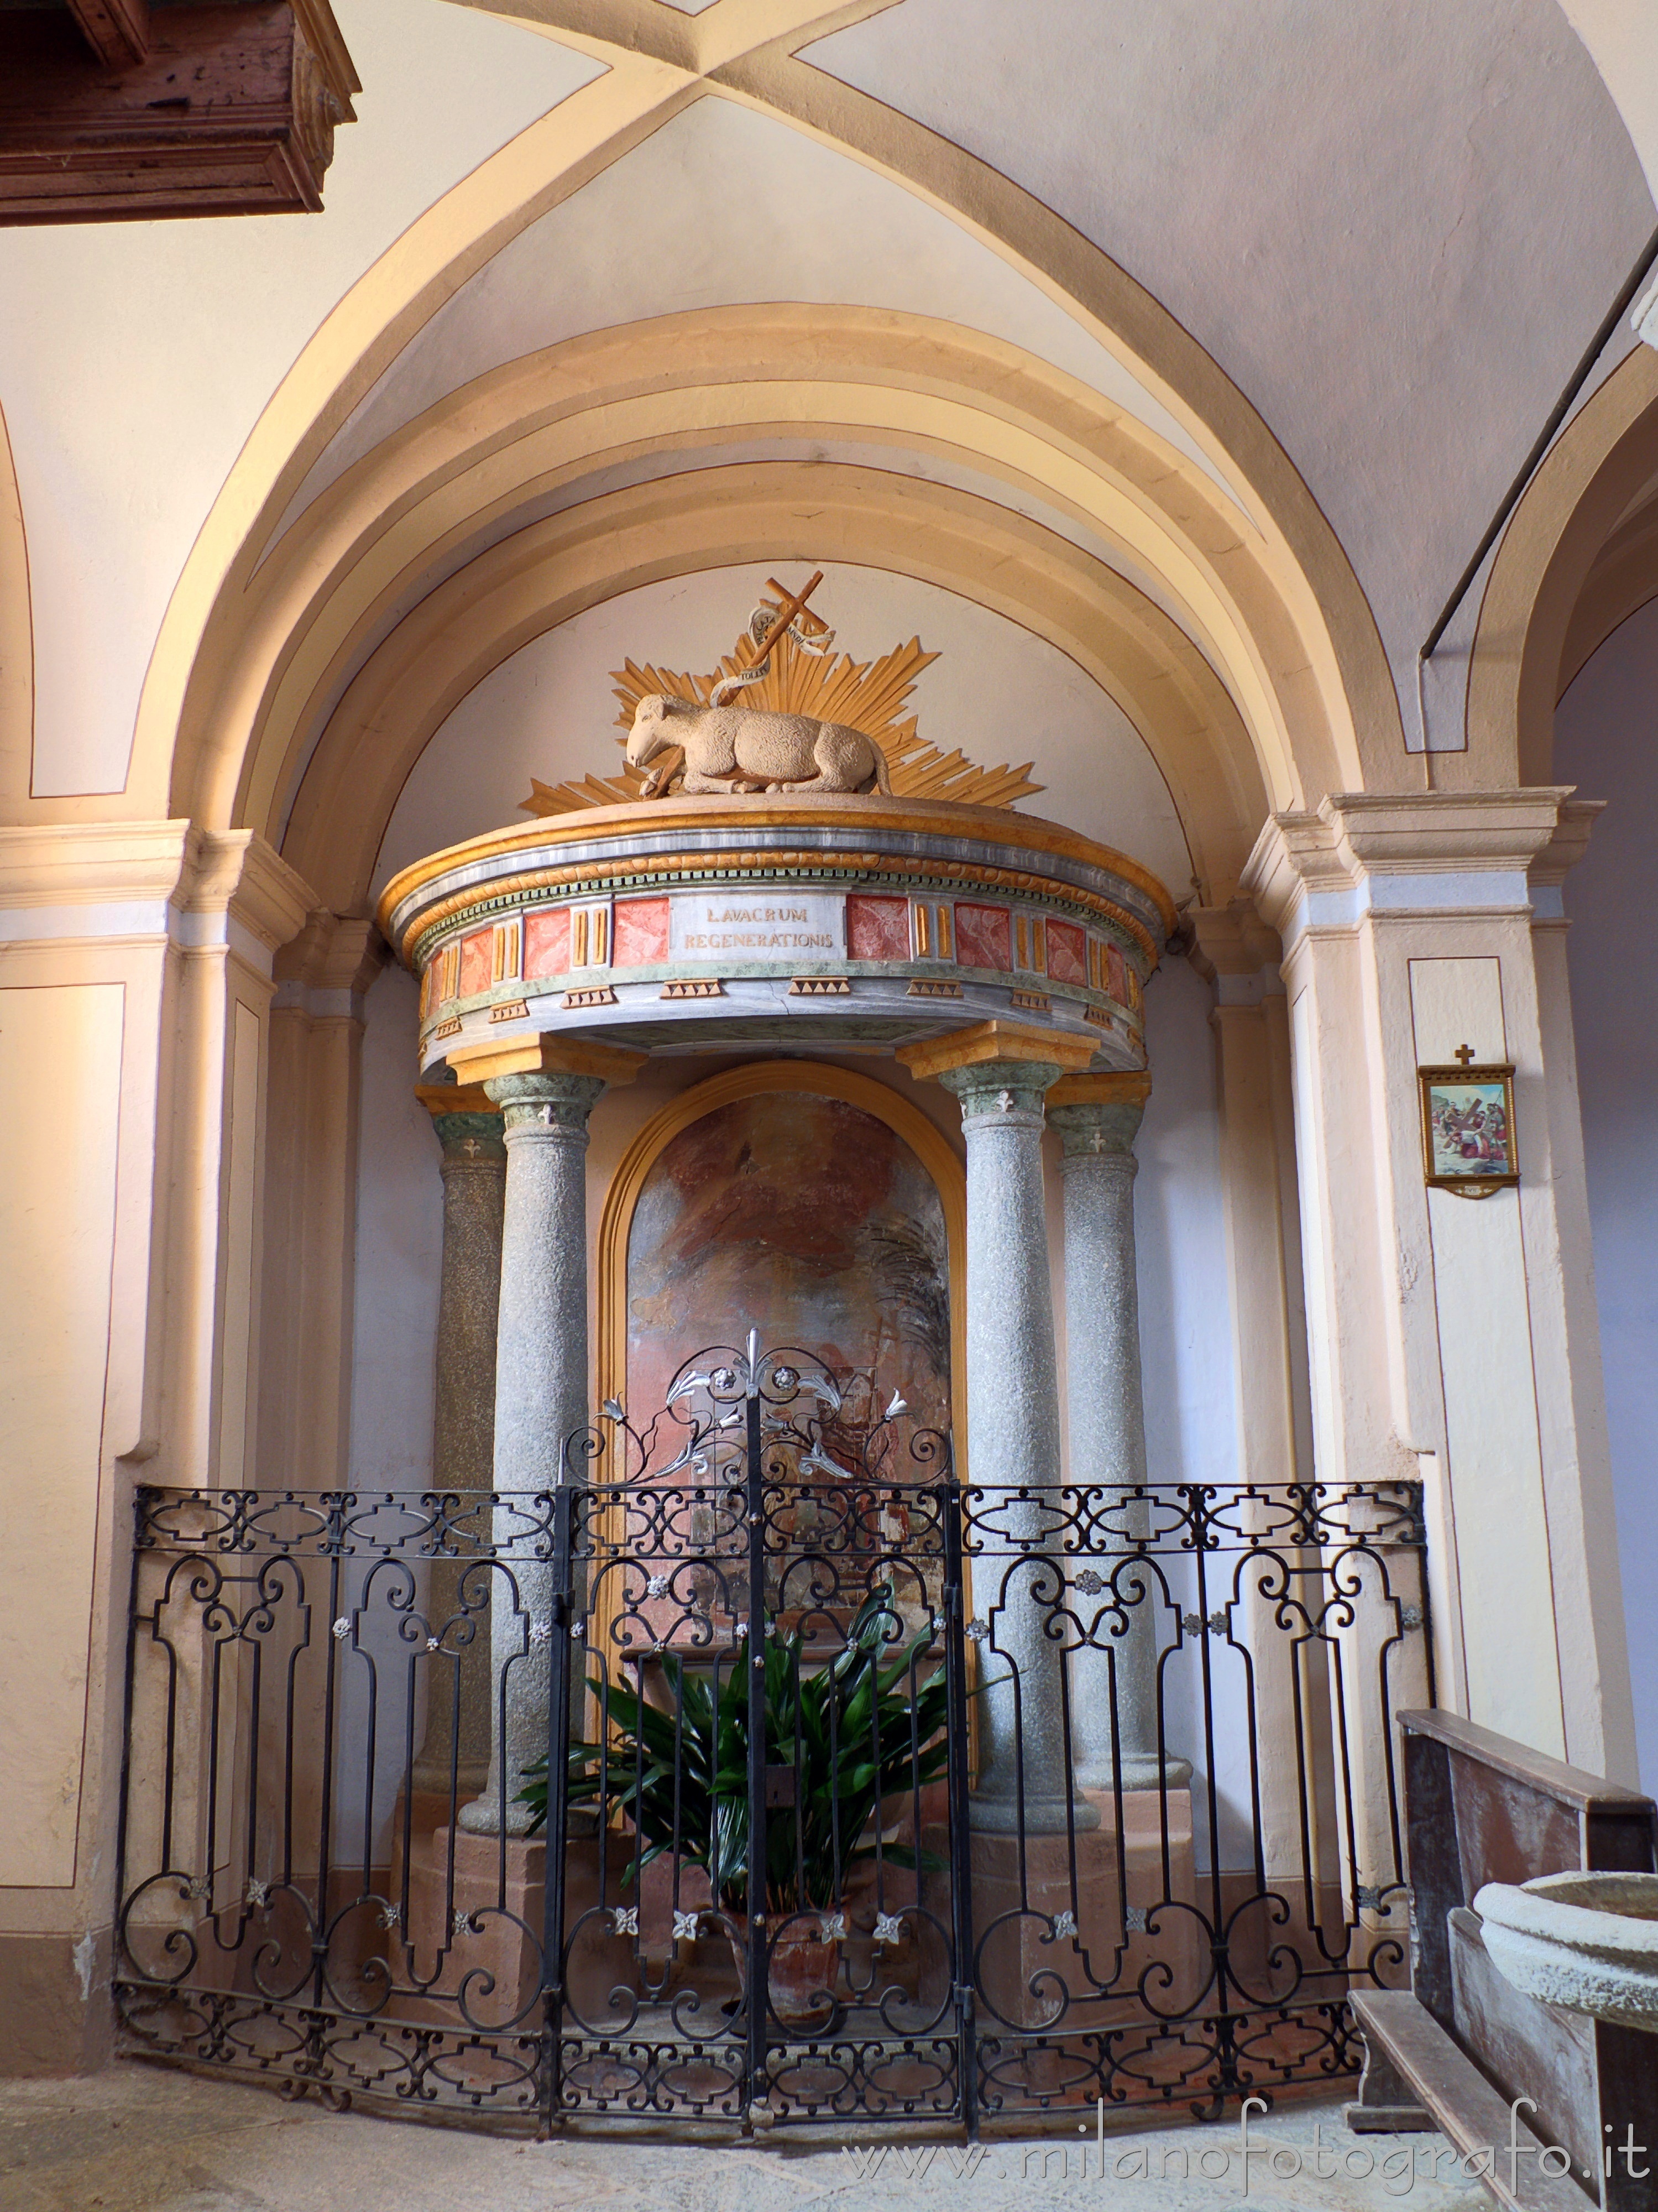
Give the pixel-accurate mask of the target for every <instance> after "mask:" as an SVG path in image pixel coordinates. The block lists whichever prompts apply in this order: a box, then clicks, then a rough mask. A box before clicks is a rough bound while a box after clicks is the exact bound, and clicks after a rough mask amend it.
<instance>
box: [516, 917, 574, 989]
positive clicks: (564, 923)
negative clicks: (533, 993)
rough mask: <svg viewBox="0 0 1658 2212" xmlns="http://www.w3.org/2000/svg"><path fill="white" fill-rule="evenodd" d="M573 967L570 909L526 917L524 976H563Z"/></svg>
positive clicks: (526, 978) (527, 977)
mask: <svg viewBox="0 0 1658 2212" xmlns="http://www.w3.org/2000/svg"><path fill="white" fill-rule="evenodd" d="M569 964H570V909H569V908H568V907H566V906H556V907H550V908H543V910H542V912H541V913H539V914H526V915H525V917H524V975H525V981H526V982H527V981H531V979H532V978H533V977H535V976H537V975H563V973H564V971H565V970H566V969H568V966H569Z"/></svg>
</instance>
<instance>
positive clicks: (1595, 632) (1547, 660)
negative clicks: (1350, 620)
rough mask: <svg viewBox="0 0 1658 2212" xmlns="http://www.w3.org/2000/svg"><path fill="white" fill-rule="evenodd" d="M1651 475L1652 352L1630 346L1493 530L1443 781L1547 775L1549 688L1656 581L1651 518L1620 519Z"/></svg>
mask: <svg viewBox="0 0 1658 2212" xmlns="http://www.w3.org/2000/svg"><path fill="white" fill-rule="evenodd" d="M1655 477H1658V353H1655V352H1654V351H1653V349H1652V348H1651V347H1649V346H1645V345H1638V346H1637V347H1636V348H1635V349H1634V351H1633V352H1632V353H1631V354H1630V355H1629V356H1627V358H1626V359H1625V360H1624V361H1623V362H1620V363H1619V366H1618V368H1616V369H1614V370H1613V372H1612V374H1611V375H1610V376H1609V377H1607V379H1606V381H1605V383H1604V384H1602V385H1601V386H1600V389H1599V390H1598V391H1597V392H1595V394H1594V398H1591V399H1590V400H1589V401H1588V403H1587V404H1586V405H1585V406H1583V407H1582V409H1581V410H1580V411H1579V412H1578V414H1577V415H1576V417H1575V418H1574V419H1573V421H1572V422H1570V425H1569V426H1568V427H1567V428H1566V429H1565V431H1564V433H1563V434H1562V435H1561V436H1560V438H1559V440H1558V441H1557V443H1556V444H1555V446H1554V447H1553V448H1552V450H1551V452H1550V453H1549V455H1548V458H1547V459H1546V460H1545V461H1544V463H1543V465H1542V466H1541V467H1540V469H1539V470H1538V471H1537V474H1536V475H1535V476H1534V477H1533V479H1532V481H1531V483H1530V484H1529V486H1528V487H1527V491H1526V495H1525V497H1524V498H1523V499H1522V500H1521V502H1520V504H1519V506H1518V507H1516V508H1515V512H1514V516H1513V519H1512V520H1511V521H1510V522H1509V526H1508V529H1507V531H1506V532H1504V533H1503V541H1502V544H1501V545H1500V546H1499V548H1498V550H1497V559H1496V561H1495V562H1493V564H1492V567H1491V576H1490V579H1489V580H1488V582H1487V584H1486V586H1485V597H1484V599H1483V600H1482V602H1481V605H1480V609H1479V625H1478V627H1477V629H1476V630H1475V633H1474V641H1473V652H1472V653H1471V655H1470V659H1469V666H1468V749H1467V752H1466V753H1463V754H1453V753H1447V754H1438V755H1436V756H1435V767H1436V770H1441V771H1448V772H1443V773H1441V774H1440V775H1438V778H1437V780H1438V781H1441V782H1442V783H1443V784H1445V785H1446V786H1447V787H1464V788H1474V789H1478V788H1480V787H1496V788H1499V789H1500V788H1503V787H1513V786H1514V785H1516V784H1547V783H1551V782H1552V781H1553V762H1554V709H1555V706H1556V704H1557V702H1558V699H1559V696H1560V694H1561V692H1562V690H1564V687H1565V685H1566V684H1567V683H1569V682H1570V678H1572V676H1574V675H1575V674H1576V672H1577V670H1578V669H1579V668H1581V667H1582V664H1583V661H1584V660H1585V659H1588V653H1590V652H1592V651H1593V650H1594V646H1596V645H1598V644H1599V643H1600V642H1601V641H1602V639H1604V638H1605V637H1606V635H1609V634H1610V631H1611V629H1612V628H1614V627H1616V623H1617V622H1619V621H1621V620H1622V619H1623V618H1624V617H1625V615H1627V614H1630V613H1632V612H1633V611H1634V609H1635V607H1636V606H1637V605H1640V604H1642V602H1643V599H1646V598H1649V597H1650V596H1651V595H1652V592H1651V590H1650V589H1649V588H1648V586H1649V584H1653V585H1658V562H1655V559H1654V555H1653V550H1652V546H1651V543H1650V517H1649V514H1647V513H1645V510H1644V509H1643V510H1641V511H1639V512H1637V513H1635V514H1633V515H1631V514H1630V513H1629V508H1630V501H1631V491H1632V490H1633V489H1635V488H1636V487H1637V486H1646V487H1648V489H1650V487H1651V485H1652V483H1653V482H1654V480H1655ZM1626 518H1627V520H1628V523H1629V525H1630V539H1629V542H1628V543H1627V544H1623V545H1622V546H1621V547H1620V543H1619V540H1620V525H1624V524H1625V520H1626ZM1620 551H1621V555H1622V558H1621V559H1620V557H1619V556H1620ZM1603 556H1606V557H1605V560H1604V562H1603ZM1598 564H1599V565H1598ZM1597 568H1598V574H1597ZM1592 579H1594V584H1593V585H1592V581H1591V580H1592Z"/></svg>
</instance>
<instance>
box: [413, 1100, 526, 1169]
mask: <svg viewBox="0 0 1658 2212" xmlns="http://www.w3.org/2000/svg"><path fill="white" fill-rule="evenodd" d="M415 1096H416V1098H418V1099H419V1101H420V1103H421V1104H422V1106H423V1107H424V1108H425V1109H426V1110H427V1112H428V1114H429V1115H431V1117H432V1127H433V1130H434V1133H435V1134H436V1137H437V1140H438V1142H439V1144H440V1145H441V1146H442V1147H443V1164H444V1167H445V1169H446V1170H447V1169H449V1168H450V1167H469V1166H481V1165H483V1164H487V1163H491V1162H493V1163H494V1164H496V1165H497V1166H498V1165H499V1164H500V1163H501V1161H503V1160H504V1159H505V1158H506V1157H507V1146H506V1143H505V1141H504V1139H503V1137H502V1133H501V1109H500V1107H499V1106H497V1105H496V1104H495V1101H494V1099H493V1098H491V1097H490V1096H489V1092H488V1091H486V1090H485V1089H484V1088H483V1085H482V1084H481V1083H417V1084H416V1085H415Z"/></svg>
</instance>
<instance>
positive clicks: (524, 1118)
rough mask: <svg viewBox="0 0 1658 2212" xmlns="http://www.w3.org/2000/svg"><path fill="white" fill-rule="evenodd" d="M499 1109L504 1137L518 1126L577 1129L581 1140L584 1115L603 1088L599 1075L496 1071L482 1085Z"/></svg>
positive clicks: (585, 1121) (509, 1134)
mask: <svg viewBox="0 0 1658 2212" xmlns="http://www.w3.org/2000/svg"><path fill="white" fill-rule="evenodd" d="M484 1088H485V1090H486V1091H488V1093H489V1097H490V1098H491V1099H493V1101H494V1102H495V1104H496V1105H497V1106H498V1107H499V1108H500V1109H501V1121H502V1123H503V1125H504V1130H505V1135H504V1136H503V1139H502V1141H503V1142H505V1140H506V1138H508V1137H512V1136H513V1135H514V1134H516V1133H517V1132H518V1131H519V1130H521V1129H569V1130H576V1131H579V1132H580V1134H581V1137H582V1139H583V1141H584V1142H585V1141H586V1134H587V1116H588V1115H590V1114H591V1113H592V1110H593V1108H594V1107H595V1106H596V1105H597V1104H598V1101H599V1097H600V1095H601V1093H602V1092H603V1091H604V1077H603V1076H602V1075H569V1074H565V1073H562V1072H557V1073H549V1074H545V1075H531V1074H524V1075H496V1076H492V1077H491V1078H490V1079H489V1082H488V1083H487V1084H486V1085H484Z"/></svg>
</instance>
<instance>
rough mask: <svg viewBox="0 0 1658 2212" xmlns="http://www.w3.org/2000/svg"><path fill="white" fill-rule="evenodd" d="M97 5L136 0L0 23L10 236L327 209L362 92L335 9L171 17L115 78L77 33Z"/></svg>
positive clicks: (289, 5) (2, 214)
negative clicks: (28, 230)
mask: <svg viewBox="0 0 1658 2212" xmlns="http://www.w3.org/2000/svg"><path fill="white" fill-rule="evenodd" d="M94 6H99V7H101V8H102V9H103V11H104V12H105V14H106V15H109V14H111V13H112V12H114V11H115V10H116V9H119V10H120V12H122V13H124V14H126V13H131V8H132V0H76V9H75V13H74V14H73V15H71V14H70V13H69V12H68V11H67V10H66V9H57V8H21V9H0V223H25V222H27V223H39V222H115V221H120V220H123V219H145V220H153V219H155V217H157V216H186V215H254V214H260V215H271V214H279V213H281V212H282V211H284V210H316V209H318V208H320V207H321V205H322V183H323V176H324V173H325V171H326V169H327V167H328V164H329V162H330V161H331V158H332V155H333V150H334V131H335V128H336V126H337V125H339V124H341V123H349V122H350V121H352V120H353V119H354V111H353V109H352V106H351V95H352V94H353V93H354V92H356V91H358V90H360V89H361V87H360V86H359V83H358V81H357V76H356V72H355V70H354V69H353V68H352V65H351V58H350V56H349V54H348V53H347V52H346V49H345V46H344V42H343V40H342V39H341V37H340V33H339V28H338V26H337V24H336V23H335V21H334V18H333V15H332V14H331V11H330V9H329V7H328V4H327V0H243V4H240V5H222V6H211V5H210V6H205V7H177V8H166V9H158V10H157V11H156V12H155V15H151V16H150V17H149V46H148V49H147V51H146V52H144V53H143V56H142V57H141V58H136V59H128V60H126V61H124V62H121V63H118V64H112V65H110V66H108V67H100V64H99V63H98V61H97V60H95V59H94V58H92V57H91V56H90V55H89V54H88V51H87V46H86V43H85V40H83V38H82V31H81V29H80V28H77V23H80V24H82V26H84V22H85V18H86V16H87V15H89V14H90V13H92V12H93V11H94ZM88 36H90V33H88Z"/></svg>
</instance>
